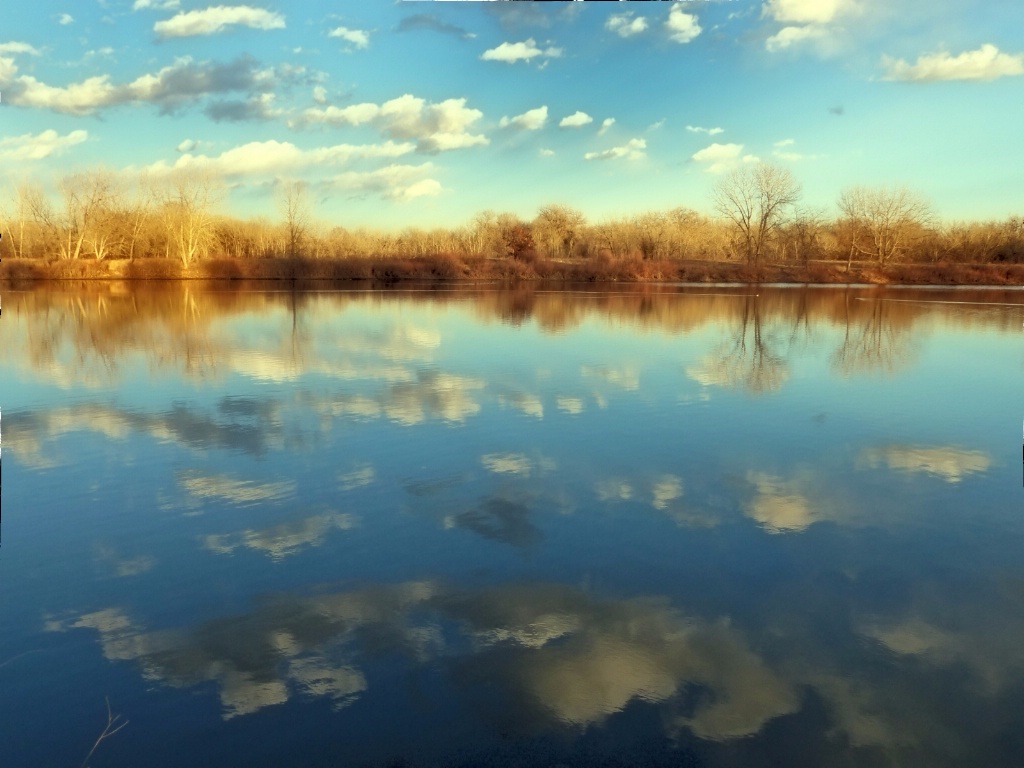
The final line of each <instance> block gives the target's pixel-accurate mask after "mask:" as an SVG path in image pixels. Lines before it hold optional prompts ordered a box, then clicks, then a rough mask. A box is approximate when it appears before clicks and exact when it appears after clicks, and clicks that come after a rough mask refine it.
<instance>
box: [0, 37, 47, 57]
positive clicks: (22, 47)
mask: <svg viewBox="0 0 1024 768" xmlns="http://www.w3.org/2000/svg"><path fill="white" fill-rule="evenodd" d="M9 53H27V54H28V55H29V56H39V55H40V52H39V49H38V48H35V47H33V46H31V45H29V44H28V43H18V42H14V41H11V42H9V43H0V56H3V55H5V54H9Z"/></svg>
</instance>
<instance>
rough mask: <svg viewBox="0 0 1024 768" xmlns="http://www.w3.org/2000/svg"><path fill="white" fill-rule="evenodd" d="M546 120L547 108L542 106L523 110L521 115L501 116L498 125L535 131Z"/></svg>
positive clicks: (541, 126)
mask: <svg viewBox="0 0 1024 768" xmlns="http://www.w3.org/2000/svg"><path fill="white" fill-rule="evenodd" d="M547 121H548V108H547V106H543V107H537V108H536V109H531V110H528V111H526V112H523V114H521V115H516V116H515V117H503V118H501V121H500V122H499V123H498V125H499V126H500V127H502V128H506V127H508V126H511V127H513V128H519V129H521V130H524V131H537V130H540V129H541V128H543V127H544V124H545V123H546V122H547Z"/></svg>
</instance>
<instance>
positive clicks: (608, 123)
mask: <svg viewBox="0 0 1024 768" xmlns="http://www.w3.org/2000/svg"><path fill="white" fill-rule="evenodd" d="M613 125H615V118H614V117H606V118H605V119H604V121H603V122H602V123H601V127H600V128H599V129H598V130H597V135H598V136H603V135H604V134H605V133H607V132H608V129H609V128H611V127H612V126H613Z"/></svg>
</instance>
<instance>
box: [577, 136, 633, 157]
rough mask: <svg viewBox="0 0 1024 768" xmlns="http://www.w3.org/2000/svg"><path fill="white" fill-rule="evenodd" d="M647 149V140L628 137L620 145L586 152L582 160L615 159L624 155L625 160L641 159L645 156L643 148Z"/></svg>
mask: <svg viewBox="0 0 1024 768" xmlns="http://www.w3.org/2000/svg"><path fill="white" fill-rule="evenodd" d="M645 149H647V142H646V141H644V140H643V139H630V140H629V141H627V142H626V143H625V144H623V145H622V146H621V147H612V148H611V149H606V150H604V151H603V152H587V154H585V155H584V156H583V159H584V160H615V159H618V158H620V157H624V158H626V159H627V160H642V159H643V158H645V157H647V154H646V153H645V152H644V150H645Z"/></svg>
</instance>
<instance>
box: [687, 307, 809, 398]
mask: <svg viewBox="0 0 1024 768" xmlns="http://www.w3.org/2000/svg"><path fill="white" fill-rule="evenodd" d="M779 344H780V341H779V339H778V337H777V336H776V334H775V333H774V331H773V330H772V329H766V328H765V327H764V324H763V323H762V319H761V305H760V302H759V301H758V297H757V296H755V295H747V296H746V297H745V298H744V300H743V307H742V310H741V313H740V321H739V326H738V328H737V330H736V334H735V337H734V339H733V340H732V342H731V343H728V342H727V343H725V344H723V345H722V346H721V347H719V349H718V350H716V351H715V352H713V353H712V354H710V355H708V356H707V357H705V358H703V359H702V360H701V361H700V363H698V365H697V366H694V367H692V368H688V369H687V373H688V374H689V375H690V376H691V378H694V379H696V380H697V381H699V382H700V383H701V384H705V385H710V384H717V385H719V386H723V387H738V386H741V387H743V388H744V389H746V390H747V391H748V392H751V393H753V394H763V393H765V392H774V391H776V390H778V389H780V388H781V387H782V385H783V383H785V381H786V379H787V378H789V371H788V368H787V364H786V359H785V357H784V355H783V353H782V352H781V351H780V350H779Z"/></svg>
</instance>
